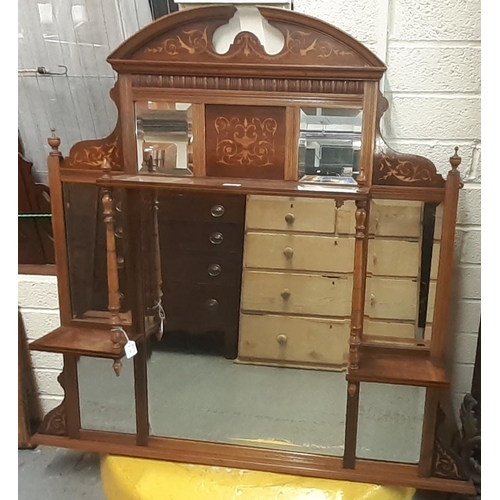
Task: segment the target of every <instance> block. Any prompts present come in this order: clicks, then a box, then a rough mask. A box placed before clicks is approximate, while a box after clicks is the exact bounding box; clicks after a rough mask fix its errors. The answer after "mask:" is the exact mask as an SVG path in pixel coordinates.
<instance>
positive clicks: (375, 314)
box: [365, 277, 418, 321]
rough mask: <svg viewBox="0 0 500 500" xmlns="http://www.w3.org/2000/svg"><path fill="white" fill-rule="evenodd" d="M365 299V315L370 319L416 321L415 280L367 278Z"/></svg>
mask: <svg viewBox="0 0 500 500" xmlns="http://www.w3.org/2000/svg"><path fill="white" fill-rule="evenodd" d="M365 299H366V300H365V315H366V316H369V317H370V318H380V319H382V318H383V319H399V320H409V321H416V319H417V314H418V283H417V280H410V279H395V278H379V277H368V278H367V280H366V297H365Z"/></svg>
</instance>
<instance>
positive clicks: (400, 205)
mask: <svg viewBox="0 0 500 500" xmlns="http://www.w3.org/2000/svg"><path fill="white" fill-rule="evenodd" d="M421 220H422V203H421V202H419V201H398V200H372V202H371V206H370V225H369V228H370V234H375V235H377V236H398V237H409V238H415V239H418V238H420V235H421V233H422V225H421Z"/></svg>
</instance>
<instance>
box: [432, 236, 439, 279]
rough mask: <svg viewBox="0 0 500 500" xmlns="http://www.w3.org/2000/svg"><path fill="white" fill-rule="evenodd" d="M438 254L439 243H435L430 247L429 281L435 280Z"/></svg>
mask: <svg viewBox="0 0 500 500" xmlns="http://www.w3.org/2000/svg"><path fill="white" fill-rule="evenodd" d="M440 252H441V243H439V242H435V243H434V245H433V246H432V259H431V280H437V276H438V269H439V253H440Z"/></svg>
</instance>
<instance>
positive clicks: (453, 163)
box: [450, 146, 462, 170]
mask: <svg viewBox="0 0 500 500" xmlns="http://www.w3.org/2000/svg"><path fill="white" fill-rule="evenodd" d="M450 163H451V168H452V169H453V170H457V168H458V166H459V165H460V163H462V158H460V156H458V146H456V147H455V154H454V155H453V156H452V157H451V158H450Z"/></svg>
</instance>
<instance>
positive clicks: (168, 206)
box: [159, 194, 245, 359]
mask: <svg viewBox="0 0 500 500" xmlns="http://www.w3.org/2000/svg"><path fill="white" fill-rule="evenodd" d="M244 215H245V197H244V196H227V195H199V194H195V195H189V194H169V195H166V196H164V197H162V198H161V199H160V210H159V233H160V245H161V248H162V282H163V293H164V300H163V303H164V304H165V316H166V319H165V330H166V332H167V333H173V332H175V333H181V334H194V335H200V334H205V333H212V332H217V333H221V334H223V335H224V353H225V356H226V357H227V358H231V359H234V358H235V357H236V350H237V339H238V311H239V294H240V286H241V265H242V264H241V263H242V255H243V233H244Z"/></svg>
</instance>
